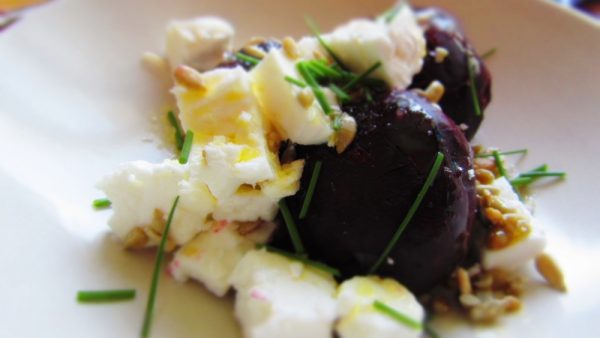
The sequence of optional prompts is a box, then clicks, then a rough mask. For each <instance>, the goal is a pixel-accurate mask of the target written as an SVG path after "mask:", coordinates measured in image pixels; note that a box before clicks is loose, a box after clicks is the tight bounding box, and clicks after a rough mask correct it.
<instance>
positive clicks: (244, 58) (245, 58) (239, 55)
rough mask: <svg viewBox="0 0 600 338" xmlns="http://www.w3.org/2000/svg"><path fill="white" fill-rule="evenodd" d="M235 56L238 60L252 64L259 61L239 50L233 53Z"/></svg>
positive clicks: (254, 64)
mask: <svg viewBox="0 0 600 338" xmlns="http://www.w3.org/2000/svg"><path fill="white" fill-rule="evenodd" d="M235 57H236V58H237V59H238V60H239V61H242V62H247V63H249V64H251V65H253V66H256V65H257V64H258V63H259V62H260V59H257V58H255V57H252V56H250V55H246V54H244V53H240V52H237V53H235Z"/></svg>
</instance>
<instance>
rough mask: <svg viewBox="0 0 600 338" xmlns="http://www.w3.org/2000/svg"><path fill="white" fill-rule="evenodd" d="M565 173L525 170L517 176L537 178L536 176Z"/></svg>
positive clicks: (557, 175) (559, 175)
mask: <svg viewBox="0 0 600 338" xmlns="http://www.w3.org/2000/svg"><path fill="white" fill-rule="evenodd" d="M566 175H567V173H565V172H563V171H532V172H526V173H522V174H521V175H519V177H529V178H537V177H561V178H562V177H565V176H566Z"/></svg>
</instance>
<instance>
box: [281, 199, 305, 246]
mask: <svg viewBox="0 0 600 338" xmlns="http://www.w3.org/2000/svg"><path fill="white" fill-rule="evenodd" d="M279 210H281V215H282V216H283V220H284V221H285V226H286V227H287V229H288V232H289V233H290V238H291V239H292V245H293V246H294V250H296V253H297V254H304V253H305V250H304V245H302V239H301V238H300V234H299V233H298V227H296V222H294V218H293V217H292V213H290V209H289V208H288V206H287V204H286V203H285V199H281V200H280V201H279Z"/></svg>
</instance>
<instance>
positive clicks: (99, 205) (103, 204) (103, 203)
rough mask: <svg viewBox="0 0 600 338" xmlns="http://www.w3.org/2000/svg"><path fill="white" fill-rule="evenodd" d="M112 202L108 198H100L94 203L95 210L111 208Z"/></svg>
mask: <svg viewBox="0 0 600 338" xmlns="http://www.w3.org/2000/svg"><path fill="white" fill-rule="evenodd" d="M111 204H112V202H111V201H110V200H109V199H108V198H98V199H95V200H94V201H93V202H92V206H93V207H94V208H95V209H106V208H108V207H110V206H111Z"/></svg>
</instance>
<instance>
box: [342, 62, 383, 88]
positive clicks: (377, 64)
mask: <svg viewBox="0 0 600 338" xmlns="http://www.w3.org/2000/svg"><path fill="white" fill-rule="evenodd" d="M379 67H381V61H377V62H375V63H374V64H373V65H372V66H371V67H369V69H367V70H366V71H364V72H363V73H362V74H360V75H359V76H358V77H355V78H354V79H352V81H350V82H348V83H347V84H346V85H345V86H344V87H343V88H344V89H350V88H352V87H354V85H356V84H357V83H359V82H361V81H362V80H364V79H366V78H367V76H369V75H371V73H373V72H374V71H376V70H377V68H379Z"/></svg>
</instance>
